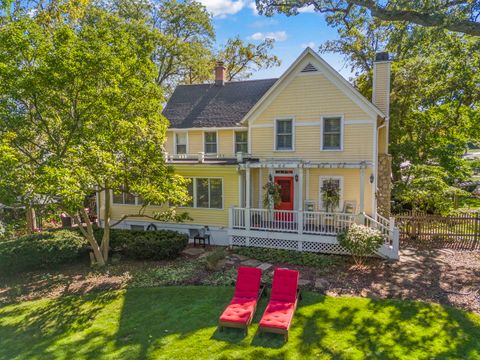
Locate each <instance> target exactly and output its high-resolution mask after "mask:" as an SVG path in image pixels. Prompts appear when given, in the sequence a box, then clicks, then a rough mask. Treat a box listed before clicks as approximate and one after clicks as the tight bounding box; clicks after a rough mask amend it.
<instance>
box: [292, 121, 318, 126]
mask: <svg viewBox="0 0 480 360" xmlns="http://www.w3.org/2000/svg"><path fill="white" fill-rule="evenodd" d="M318 125H320V121H299V122H297V123H296V124H295V126H318Z"/></svg>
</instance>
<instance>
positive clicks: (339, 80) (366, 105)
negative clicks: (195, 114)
mask: <svg viewBox="0 0 480 360" xmlns="http://www.w3.org/2000/svg"><path fill="white" fill-rule="evenodd" d="M307 55H311V56H313V57H314V60H316V61H317V64H315V63H312V65H314V66H315V67H316V68H317V69H318V70H319V71H320V72H322V74H323V75H324V76H325V77H326V78H327V79H329V80H330V81H331V82H332V83H333V84H335V85H336V86H337V87H338V89H339V90H341V91H342V92H343V93H345V95H347V96H348V97H349V98H350V99H351V100H352V101H353V102H354V103H355V104H357V105H358V106H359V107H360V108H361V109H362V110H363V111H365V112H366V113H367V114H370V115H371V116H372V117H376V116H381V117H385V114H384V113H383V112H382V111H381V110H380V109H378V108H377V107H376V106H375V105H373V104H372V103H371V102H370V101H369V100H367V99H366V98H365V97H364V96H363V95H362V94H360V92H358V90H356V89H355V88H354V87H353V85H352V84H350V83H349V82H348V81H347V80H345V79H344V78H343V76H342V75H340V74H339V73H338V72H337V71H336V70H335V69H333V68H332V67H331V66H330V65H329V64H328V63H327V62H326V61H325V60H323V59H322V58H321V57H320V56H319V55H318V54H317V53H316V52H315V51H313V50H312V49H311V48H306V49H305V50H304V51H303V52H302V53H301V54H300V56H299V57H298V58H297V59H296V60H295V61H294V62H293V63H292V65H290V67H289V68H288V69H287V70H286V71H285V72H284V73H283V74H282V76H281V77H280V78H279V79H278V80H277V81H276V82H275V84H273V86H272V87H270V89H268V91H267V92H266V93H265V94H264V95H263V96H262V97H261V98H260V100H259V101H257V103H256V104H255V105H254V106H253V107H252V108H251V109H250V110H249V111H248V113H247V114H245V116H244V117H243V119H242V120H241V121H240V123H245V122H246V121H247V120H249V119H250V118H252V119H251V122H252V123H253V122H255V117H254V114H255V113H257V111H261V108H263V107H264V106H268V105H269V104H270V103H271V101H272V100H273V99H271V97H272V98H273V97H274V96H273V93H274V92H277V90H281V89H283V88H284V87H285V86H286V85H287V84H288V82H290V81H291V80H292V79H290V80H289V81H287V77H289V75H290V74H292V73H294V69H295V68H297V66H298V65H299V64H301V62H302V61H303V60H304V59H305V58H306V56H307ZM309 62H311V61H309ZM316 65H318V66H316ZM302 69H303V68H302ZM315 74H317V73H315ZM293 75H294V76H293V77H292V78H295V75H298V74H297V73H295V74H293ZM249 122H250V121H249Z"/></svg>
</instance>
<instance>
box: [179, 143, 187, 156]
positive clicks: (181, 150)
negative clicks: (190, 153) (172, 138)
mask: <svg viewBox="0 0 480 360" xmlns="http://www.w3.org/2000/svg"><path fill="white" fill-rule="evenodd" d="M186 153H187V145H178V144H177V154H186Z"/></svg>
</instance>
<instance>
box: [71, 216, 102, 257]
mask: <svg viewBox="0 0 480 360" xmlns="http://www.w3.org/2000/svg"><path fill="white" fill-rule="evenodd" d="M81 214H82V216H83V219H84V221H85V224H87V231H85V229H84V228H83V227H82V221H81V219H80V218H79V217H78V216H74V217H73V219H74V221H75V222H77V224H78V228H79V229H80V231H81V233H82V234H83V236H85V238H86V239H87V240H88V242H89V243H90V246H91V247H92V250H93V256H94V258H95V262H96V264H97V265H99V266H104V265H105V260H104V258H103V255H102V252H101V251H100V246H98V242H97V240H96V239H95V236H94V235H93V226H92V223H91V222H90V219H89V217H88V214H87V212H86V211H85V209H82V210H81Z"/></svg>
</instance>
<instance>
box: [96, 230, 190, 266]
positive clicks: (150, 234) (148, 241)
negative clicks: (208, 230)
mask: <svg viewBox="0 0 480 360" xmlns="http://www.w3.org/2000/svg"><path fill="white" fill-rule="evenodd" d="M102 235H103V229H100V228H99V229H96V230H95V236H96V239H97V241H100V240H101V239H102ZM187 244H188V235H186V234H182V233H179V232H177V231H172V230H158V231H142V230H124V229H110V249H111V250H113V251H116V252H120V253H122V254H123V255H125V256H126V257H129V258H132V259H138V260H166V259H174V258H176V257H177V256H179V255H180V252H181V251H182V250H183V249H185V247H186V246H187Z"/></svg>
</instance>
